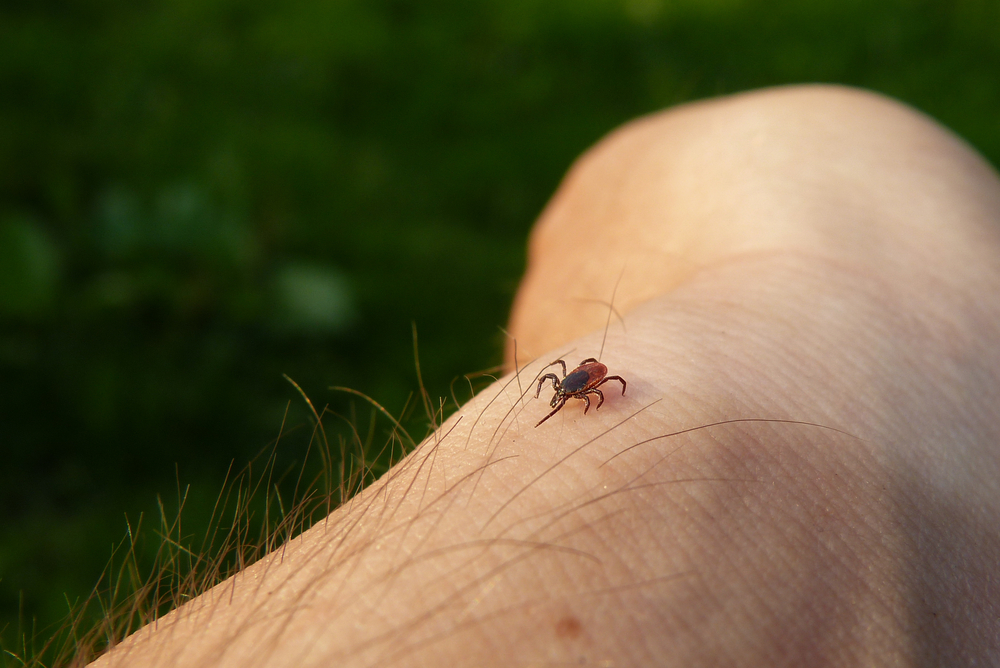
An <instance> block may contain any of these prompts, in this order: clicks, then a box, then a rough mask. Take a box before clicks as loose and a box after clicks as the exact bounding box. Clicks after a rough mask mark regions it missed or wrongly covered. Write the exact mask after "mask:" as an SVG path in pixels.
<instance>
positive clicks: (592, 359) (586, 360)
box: [580, 357, 600, 366]
mask: <svg viewBox="0 0 1000 668" xmlns="http://www.w3.org/2000/svg"><path fill="white" fill-rule="evenodd" d="M599 361H600V360H599V359H597V358H596V357H588V358H587V359H585V360H583V361H582V362H580V366H583V365H584V364H587V363H588V362H599Z"/></svg>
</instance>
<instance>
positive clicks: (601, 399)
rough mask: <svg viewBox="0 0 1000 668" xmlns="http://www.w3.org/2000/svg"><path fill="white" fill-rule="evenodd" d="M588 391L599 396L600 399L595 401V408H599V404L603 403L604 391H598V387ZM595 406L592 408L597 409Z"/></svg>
mask: <svg viewBox="0 0 1000 668" xmlns="http://www.w3.org/2000/svg"><path fill="white" fill-rule="evenodd" d="M590 391H591V392H593V393H594V394H596V395H597V396H599V397H600V399H599V400H598V401H597V408H600V407H601V404H603V403H604V393H603V392H601V391H600V390H599V389H597V388H596V387H595V388H594V389H592V390H590ZM597 408H595V409H594V410H597Z"/></svg>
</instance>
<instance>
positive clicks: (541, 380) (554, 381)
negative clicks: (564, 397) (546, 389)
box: [535, 364, 559, 399]
mask: <svg viewBox="0 0 1000 668" xmlns="http://www.w3.org/2000/svg"><path fill="white" fill-rule="evenodd" d="M549 366H552V365H551V364H550V365H549ZM546 380H551V381H552V389H553V390H555V391H556V392H558V391H559V376H557V375H555V374H554V373H547V374H545V375H544V376H542V377H541V378H539V379H538V389H537V390H535V399H537V398H538V395H539V394H540V393H541V391H542V385H543V384H544V383H545V381H546Z"/></svg>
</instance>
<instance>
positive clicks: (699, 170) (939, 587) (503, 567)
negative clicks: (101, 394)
mask: <svg viewBox="0 0 1000 668" xmlns="http://www.w3.org/2000/svg"><path fill="white" fill-rule="evenodd" d="M998 221H1000V181H998V179H997V176H996V174H995V173H994V171H993V170H992V168H991V167H990V166H989V165H988V164H986V163H985V161H983V160H982V159H981V158H980V157H979V156H977V155H976V154H975V152H974V151H972V150H971V149H970V148H969V147H968V146H966V145H965V144H964V143H963V142H962V141H961V140H959V139H958V138H956V137H955V136H954V135H953V134H951V133H950V132H948V131H947V130H945V129H944V128H942V127H941V126H940V125H938V124H936V123H934V122H933V121H931V120H930V119H928V118H927V117H925V116H923V115H922V114H919V113H917V112H915V111H914V110H912V109H909V108H907V107H904V106H902V105H899V104H897V103H895V102H892V101H890V100H887V99H886V98H883V97H879V96H876V95H872V94H868V93H865V92H861V91H856V90H849V89H843V88H833V87H812V86H806V87H790V88H784V89H776V90H766V91H759V92H755V93H750V94H745V95H739V96H733V97H726V98H721V99H717V100H710V101H706V102H702V103H698V104H692V105H687V106H683V107H679V108H676V109H672V110H668V111H666V112H664V113H661V114H657V115H654V116H650V117H647V118H644V119H640V120H638V121H636V122H633V123H630V124H628V125H627V126H625V127H623V128H621V129H619V130H617V131H615V132H614V133H612V134H611V135H609V136H608V137H607V138H606V139H604V140H603V141H601V142H600V143H599V144H598V145H597V146H595V147H594V148H593V149H591V150H590V151H588V152H587V153H586V154H585V155H584V156H582V157H581V158H580V159H579V161H578V162H577V163H576V164H575V165H574V166H573V168H572V169H571V170H570V172H569V174H568V175H567V177H566V179H565V181H564V182H563V184H562V185H561V186H560V188H559V190H558V192H557V193H556V194H555V195H554V197H553V199H552V201H551V202H550V203H549V205H548V206H547V207H546V209H545V211H544V212H543V213H542V215H541V218H540V219H539V222H538V223H537V225H536V227H535V229H534V231H533V232H532V236H531V241H530V254H529V261H528V270H527V273H526V275H525V277H524V279H523V281H522V283H521V286H520V289H519V291H518V294H517V297H516V300H515V303H514V306H513V309H512V312H511V321H510V324H509V327H508V328H507V329H508V331H509V332H510V334H511V341H510V344H509V347H508V350H507V357H506V363H507V368H508V370H509V372H510V373H508V375H507V376H505V377H503V378H501V379H500V380H499V381H498V382H497V383H495V384H493V385H491V386H489V387H487V388H486V389H484V390H483V391H482V392H481V393H479V394H478V395H477V396H476V397H475V398H474V399H473V400H471V401H470V402H469V403H468V404H467V405H466V406H465V407H463V409H462V410H461V411H460V412H459V413H457V414H456V415H454V416H453V417H452V418H450V419H449V420H448V421H446V422H445V424H444V425H443V426H442V427H441V428H440V430H439V431H438V432H437V433H436V434H434V435H433V436H432V437H431V438H429V439H428V440H427V441H425V442H424V443H423V444H422V445H421V446H420V448H418V449H417V450H416V451H415V452H413V453H412V454H411V455H410V456H409V457H407V458H406V459H405V460H404V461H403V462H401V463H400V464H398V465H397V466H396V467H394V468H393V469H392V470H391V471H390V472H389V473H388V474H387V475H385V476H383V478H381V479H380V480H379V481H377V482H376V483H374V484H373V485H372V486H371V487H370V488H369V489H367V490H366V491H365V492H363V493H362V494H361V495H360V496H359V497H357V498H356V499H354V500H353V501H352V502H350V503H349V504H348V505H346V506H345V507H343V508H341V509H339V510H337V511H335V512H334V513H332V514H331V516H330V517H329V519H328V521H326V522H320V523H319V525H318V526H315V527H313V528H312V529H310V530H309V531H307V532H305V533H304V534H303V535H302V536H301V537H300V538H298V539H296V540H295V541H292V542H291V543H290V544H289V545H288V546H287V547H286V548H284V549H283V550H281V551H279V552H278V553H277V554H275V555H274V556H272V557H271V558H266V559H264V560H262V561H260V562H258V563H256V564H254V565H252V566H250V567H248V568H247V569H246V570H245V571H244V572H243V573H242V574H240V575H239V576H237V577H235V578H233V579H232V580H230V581H228V582H226V583H224V584H223V585H220V586H219V587H217V588H216V589H213V590H212V591H210V592H208V593H207V594H205V595H203V596H201V597H199V598H197V599H195V600H193V601H191V602H189V603H187V604H186V605H185V606H184V607H182V608H181V609H180V610H179V611H177V612H176V613H172V614H171V615H168V616H167V617H165V618H163V619H161V620H159V621H158V623H157V624H156V625H151V626H148V627H146V628H145V629H144V630H142V631H140V632H139V633H137V634H136V635H135V636H133V637H132V638H131V639H129V640H128V641H126V642H125V643H123V644H122V645H121V646H119V647H118V648H116V649H115V650H114V651H113V652H112V653H111V654H109V655H108V656H106V657H105V658H103V659H102V660H100V661H99V663H98V665H100V666H122V667H125V666H142V667H144V668H147V667H153V666H223V667H236V666H238V667H240V668H245V667H246V666H258V665H259V666H265V665H266V666H268V667H269V668H272V667H286V666H287V667H291V666H296V668H298V667H302V666H306V667H312V666H317V667H318V666H330V665H337V666H392V665H399V666H418V667H419V666H428V667H430V666H434V667H437V666H442V665H444V666H473V665H475V666H529V665H538V666H549V665H606V666H685V667H686V666H737V667H748V668H749V667H751V666H932V665H933V666H966V665H998V663H1000V621H998V620H1000V574H998V566H997V564H998V563H1000V448H998V446H997V444H998V443H1000V413H998V411H997V408H996V407H997V406H998V405H1000V346H997V345H996V342H997V341H1000V261H998V258H1000V225H998ZM623 268H624V272H623V271H622V269H623ZM619 276H621V283H620V286H619V288H618V290H617V294H616V296H615V298H614V307H615V310H616V311H618V312H619V313H621V315H622V320H623V322H622V323H618V322H615V321H612V324H611V325H610V327H607V340H606V345H605V346H603V352H599V351H602V341H603V340H604V334H605V329H606V323H607V320H608V304H609V302H610V300H611V296H612V294H613V292H614V286H615V283H616V281H617V280H618V277H619ZM515 341H516V348H515ZM515 349H516V351H517V353H516V354H515ZM567 351H579V353H578V354H579V356H580V357H584V356H586V355H591V354H598V355H599V356H600V358H601V360H602V362H601V363H602V364H605V365H606V366H607V367H608V368H610V369H613V370H614V372H615V373H616V374H620V376H621V377H622V378H627V379H628V388H629V391H628V394H627V395H626V396H615V397H614V400H613V401H612V400H611V397H609V400H608V401H607V402H606V403H605V405H604V406H603V407H602V408H601V410H600V411H599V412H598V411H595V412H594V413H590V414H587V415H584V413H583V411H577V410H565V411H562V412H561V413H560V414H559V428H558V429H555V428H539V429H535V428H534V425H535V423H536V422H537V421H538V420H540V419H542V418H543V417H544V415H545V413H548V412H549V407H547V406H546V404H545V403H544V402H542V401H533V400H531V389H536V390H537V387H535V385H534V382H535V379H536V378H538V377H539V375H540V374H543V373H544V365H545V362H546V361H548V360H552V359H555V358H557V357H559V356H561V355H566V354H568V352H567ZM515 370H516V371H517V372H519V373H518V374H517V375H515V374H514V371H515ZM595 377H596V375H595ZM590 378H591V372H590V371H588V372H587V381H586V382H584V385H583V386H584V387H586V385H587V383H589V381H590ZM549 380H551V379H549ZM559 381H560V382H565V381H564V380H563V379H559ZM574 387H579V385H575V386H574ZM558 401H559V400H558V399H557V404H558ZM737 418H746V419H747V420H750V419H757V420H767V419H773V420H801V421H808V422H812V423H816V424H820V425H824V428H818V427H814V426H808V425H803V424H790V423H788V422H773V423H768V422H745V423H728V424H724V425H719V426H709V425H713V424H718V423H719V422H720V421H722V420H732V419H737ZM551 425H552V423H548V424H546V425H545V427H549V426H551ZM835 429H838V430H840V431H834V430H835ZM845 432H846V433H845Z"/></svg>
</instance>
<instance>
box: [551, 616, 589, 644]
mask: <svg viewBox="0 0 1000 668" xmlns="http://www.w3.org/2000/svg"><path fill="white" fill-rule="evenodd" d="M582 631H583V625H582V624H581V623H580V620H579V619H577V618H576V617H574V616H573V615H566V616H565V617H563V618H562V619H560V620H559V621H558V622H556V637H558V638H569V639H574V638H579V637H580V633H581V632H582Z"/></svg>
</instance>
